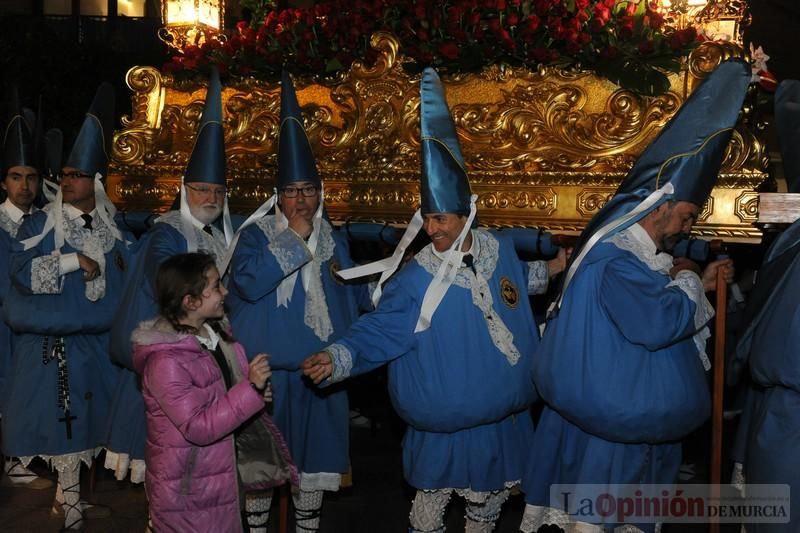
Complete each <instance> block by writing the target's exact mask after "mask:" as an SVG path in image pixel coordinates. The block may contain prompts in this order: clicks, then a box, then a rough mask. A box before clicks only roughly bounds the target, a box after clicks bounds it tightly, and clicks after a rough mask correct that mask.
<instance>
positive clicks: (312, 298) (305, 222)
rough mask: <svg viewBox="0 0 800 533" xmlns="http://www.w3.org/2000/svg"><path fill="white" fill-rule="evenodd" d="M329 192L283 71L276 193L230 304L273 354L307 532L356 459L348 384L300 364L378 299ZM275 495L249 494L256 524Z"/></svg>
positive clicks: (241, 243) (235, 279) (260, 214)
mask: <svg viewBox="0 0 800 533" xmlns="http://www.w3.org/2000/svg"><path fill="white" fill-rule="evenodd" d="M323 194H324V192H323V187H322V181H321V180H320V176H319V174H318V172H317V167H316V163H315V162H314V155H313V153H312V151H311V146H310V144H309V141H308V138H307V136H306V133H305V129H304V128H303V117H302V115H301V113H300V106H299V105H298V103H297V97H296V95H295V90H294V86H293V85H292V82H291V79H290V78H289V76H288V74H287V73H284V74H283V80H282V86H281V126H280V133H279V140H278V175H277V194H276V195H274V196H273V197H272V198H270V199H269V200H268V201H267V202H265V203H264V205H262V206H261V207H260V208H259V209H258V210H257V211H256V212H255V213H254V214H253V215H252V216H251V217H250V218H249V219H248V220H247V221H245V222H244V224H242V228H240V230H239V234H238V237H237V238H238V243H237V244H236V245H235V250H234V253H233V257H232V260H231V269H230V277H229V281H228V289H229V290H230V295H229V296H228V299H227V303H228V305H229V306H230V308H231V312H230V317H231V323H232V326H233V331H234V333H235V335H236V337H237V339H238V340H239V341H240V342H241V343H242V344H243V345H244V346H245V348H246V349H247V353H248V354H250V355H255V354H257V353H262V352H265V353H268V354H269V355H270V366H271V367H272V387H273V390H274V400H273V417H274V420H275V423H276V424H277V425H278V427H279V428H280V430H281V432H282V433H283V435H284V438H285V439H286V443H287V445H288V446H289V451H290V453H291V454H292V458H293V459H294V461H295V464H296V465H297V468H298V470H299V472H300V490H299V492H298V493H296V494H294V495H293V499H294V507H295V524H296V528H297V531H298V532H308V531H316V530H317V529H318V528H319V517H320V511H321V508H322V497H323V491H337V490H339V485H340V480H341V474H342V473H343V472H346V471H347V470H348V466H349V462H350V461H349V456H348V451H349V449H348V448H349V446H348V440H349V434H348V432H349V425H348V420H349V410H348V401H347V392H346V391H345V390H344V389H343V388H340V387H336V388H331V389H330V390H326V391H322V392H321V391H319V390H317V389H316V387H314V386H313V385H311V384H310V383H309V382H308V381H307V380H305V379H304V377H303V373H302V371H301V370H300V364H301V363H302V361H303V359H304V358H305V357H306V356H307V355H308V354H309V353H312V352H314V351H316V350H319V349H320V348H322V347H323V346H325V345H326V344H327V343H328V342H330V341H332V340H334V339H336V338H337V337H339V336H340V335H342V334H343V333H344V332H345V331H346V330H347V328H348V327H349V326H350V324H351V323H352V322H353V320H355V318H356V317H357V316H358V310H359V307H363V306H364V305H369V301H368V298H367V297H366V293H367V291H366V286H358V285H352V284H351V285H346V284H345V283H344V282H343V280H341V279H340V278H339V277H338V276H337V272H338V271H339V269H341V268H347V267H350V266H352V260H351V259H350V252H349V247H348V243H347V239H346V236H345V235H343V234H342V233H340V232H339V231H336V230H334V228H333V227H332V226H331V224H330V222H329V221H328V220H327V219H326V218H325V217H324V215H323V209H324V205H323ZM273 207H274V208H275V213H274V214H268V213H269V212H270V211H271V210H272V208H273ZM270 501H271V497H266V498H261V501H256V500H253V499H250V498H249V499H248V502H247V504H248V508H247V511H248V523H249V524H250V530H251V531H256V532H258V531H266V522H267V519H268V511H269V504H270Z"/></svg>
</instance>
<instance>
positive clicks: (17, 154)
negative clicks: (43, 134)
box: [0, 90, 37, 178]
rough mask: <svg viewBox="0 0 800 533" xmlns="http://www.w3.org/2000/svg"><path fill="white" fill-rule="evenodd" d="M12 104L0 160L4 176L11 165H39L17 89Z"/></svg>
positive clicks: (0, 168) (0, 167)
mask: <svg viewBox="0 0 800 533" xmlns="http://www.w3.org/2000/svg"><path fill="white" fill-rule="evenodd" d="M11 106H12V107H11V117H10V118H9V120H8V125H7V126H6V127H5V129H4V131H5V136H4V137H3V152H2V154H0V157H2V158H3V159H2V161H0V170H2V172H3V175H2V177H3V178H5V172H6V171H7V170H8V169H9V168H11V167H15V166H17V165H20V166H29V167H35V166H37V165H36V162H35V159H34V153H33V152H34V150H33V141H32V140H31V132H30V131H29V130H28V127H27V125H26V124H25V119H24V118H23V116H22V113H21V112H20V109H19V97H18V95H17V92H16V90H14V91H13V94H12V102H11Z"/></svg>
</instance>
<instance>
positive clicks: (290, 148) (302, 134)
mask: <svg viewBox="0 0 800 533" xmlns="http://www.w3.org/2000/svg"><path fill="white" fill-rule="evenodd" d="M296 181H310V182H311V183H313V184H315V185H316V186H317V187H319V186H320V185H321V183H322V181H321V180H320V177H319V173H318V172H317V164H316V162H315V161H314V152H312V151H311V143H310V142H309V140H308V136H307V135H306V130H305V129H304V128H303V115H302V114H301V113H300V105H299V104H298V103H297V95H296V94H295V91H294V85H293V84H292V80H291V78H289V74H288V73H287V72H286V71H285V70H284V71H283V74H282V76H281V130H280V134H279V139H278V188H279V189H280V188H283V187H286V186H287V185H289V184H291V183H293V182H296Z"/></svg>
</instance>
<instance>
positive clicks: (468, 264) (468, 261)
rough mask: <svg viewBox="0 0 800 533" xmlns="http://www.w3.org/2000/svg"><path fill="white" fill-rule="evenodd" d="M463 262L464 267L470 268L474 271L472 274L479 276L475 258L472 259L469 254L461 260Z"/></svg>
mask: <svg viewBox="0 0 800 533" xmlns="http://www.w3.org/2000/svg"><path fill="white" fill-rule="evenodd" d="M461 261H462V262H463V263H464V266H465V267H467V268H469V269H470V270H472V273H473V274H477V272H475V258H474V257H472V254H467V255H465V256H464V257H463V258H462V259H461Z"/></svg>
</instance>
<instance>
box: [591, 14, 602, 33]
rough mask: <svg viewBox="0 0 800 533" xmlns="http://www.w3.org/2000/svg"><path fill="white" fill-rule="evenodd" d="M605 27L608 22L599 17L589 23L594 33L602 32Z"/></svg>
mask: <svg viewBox="0 0 800 533" xmlns="http://www.w3.org/2000/svg"><path fill="white" fill-rule="evenodd" d="M605 25H606V22H605V21H604V20H603V19H601V18H599V17H594V18H593V19H592V21H591V22H590V23H589V28H591V30H592V31H594V32H598V31H602V30H603V28H604V27H605Z"/></svg>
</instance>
